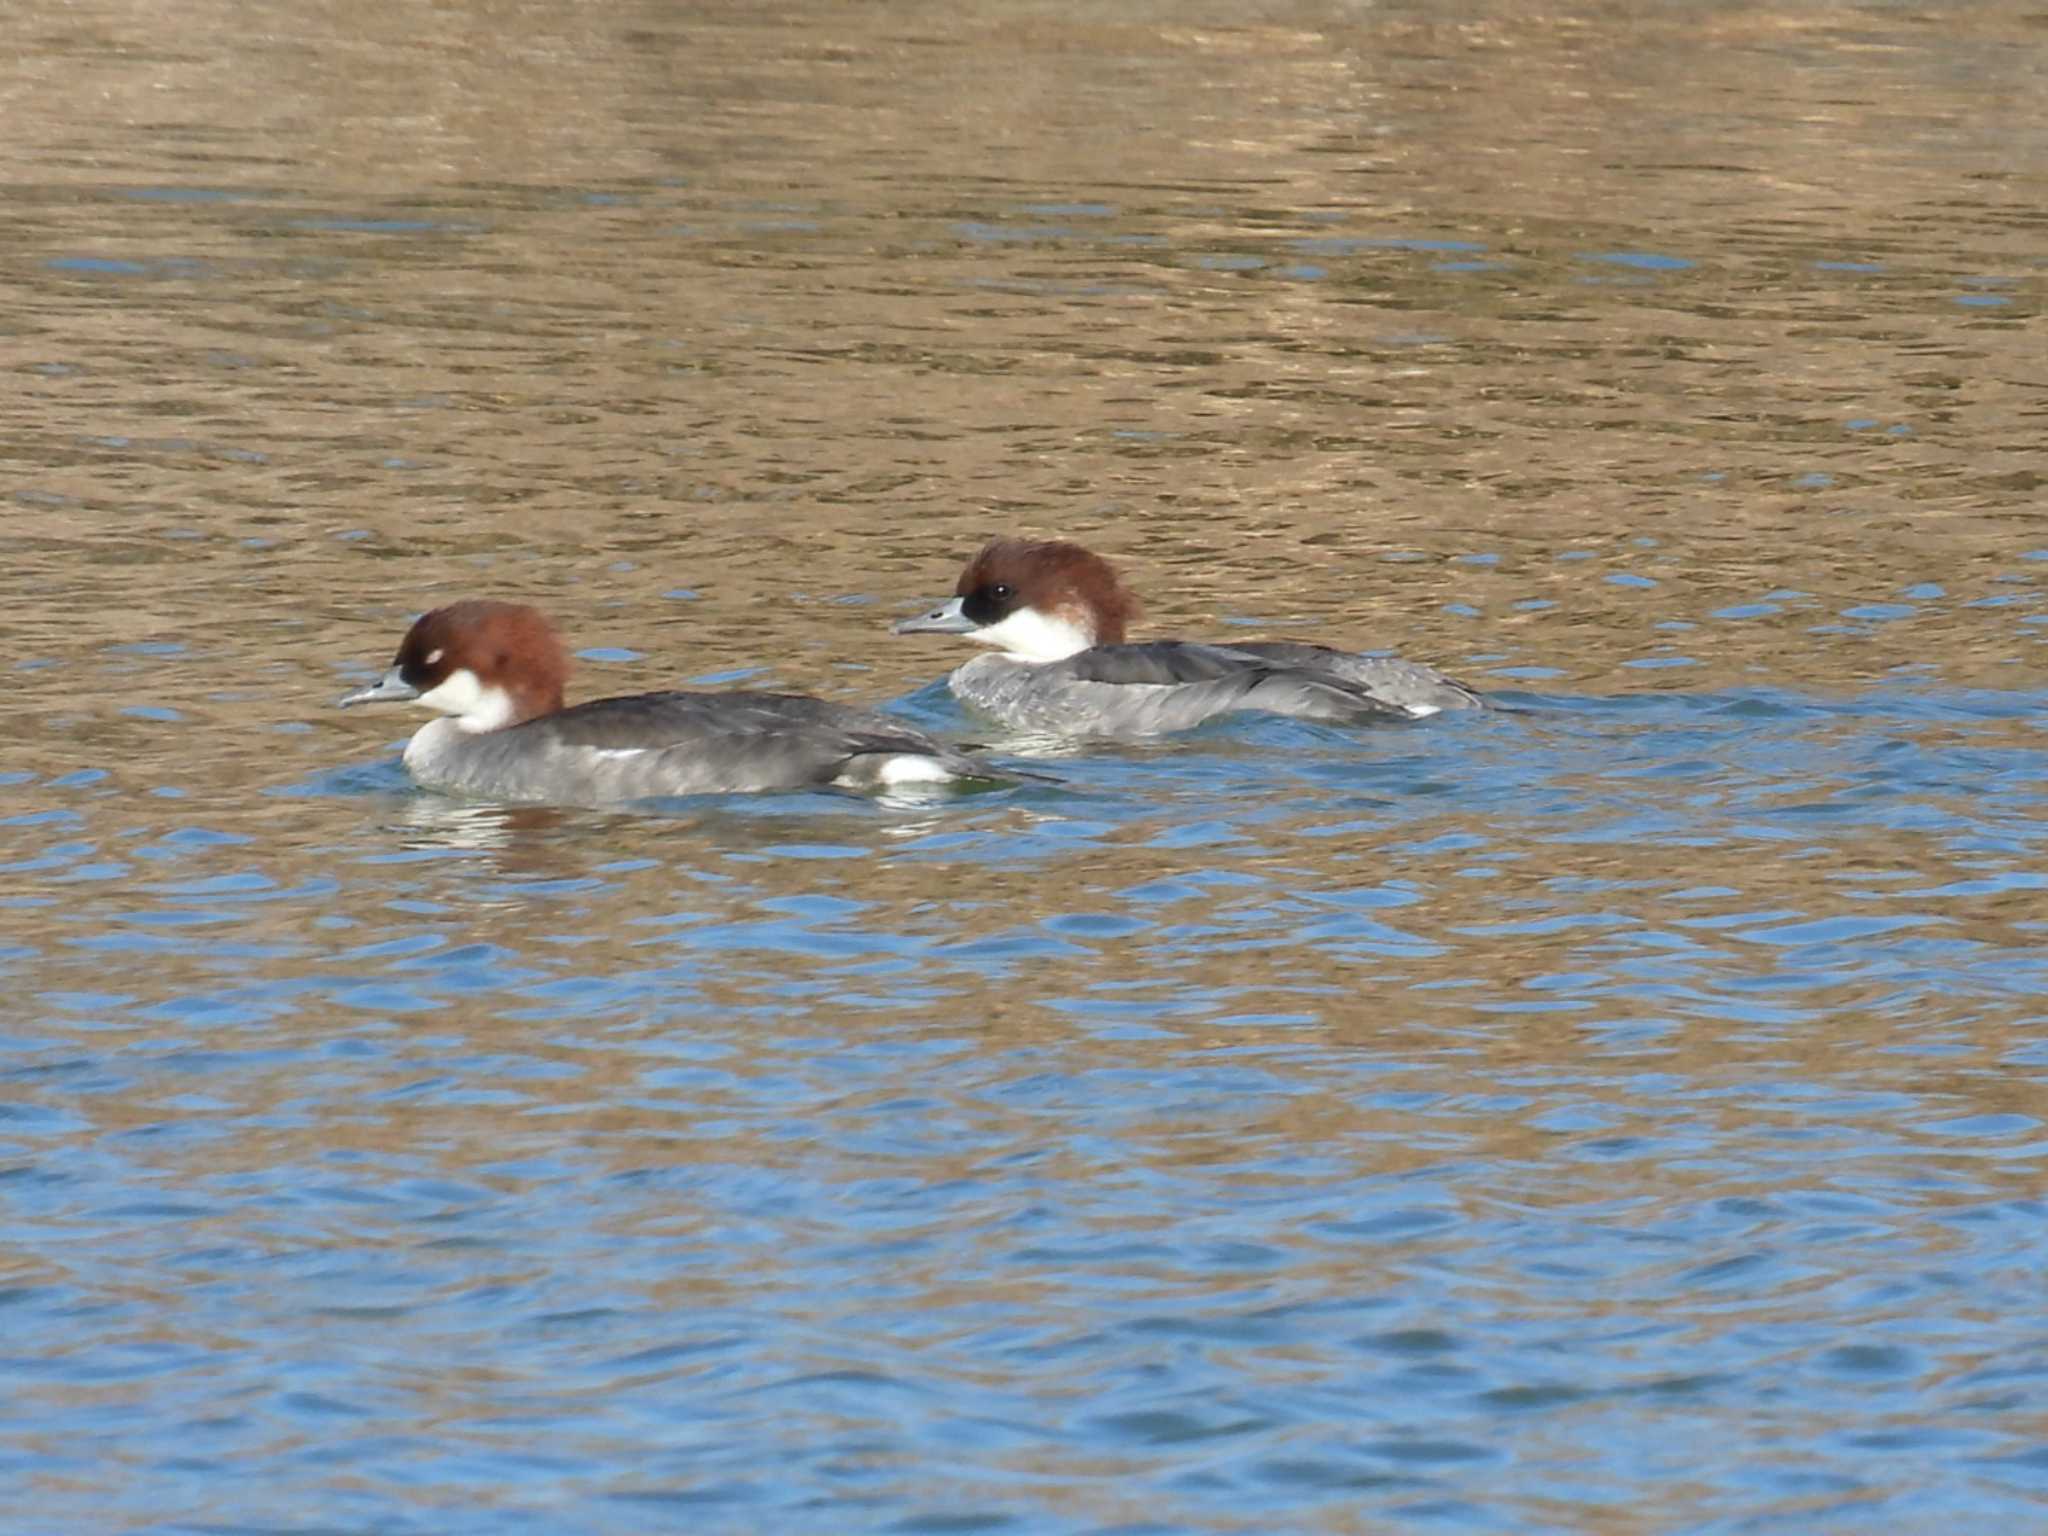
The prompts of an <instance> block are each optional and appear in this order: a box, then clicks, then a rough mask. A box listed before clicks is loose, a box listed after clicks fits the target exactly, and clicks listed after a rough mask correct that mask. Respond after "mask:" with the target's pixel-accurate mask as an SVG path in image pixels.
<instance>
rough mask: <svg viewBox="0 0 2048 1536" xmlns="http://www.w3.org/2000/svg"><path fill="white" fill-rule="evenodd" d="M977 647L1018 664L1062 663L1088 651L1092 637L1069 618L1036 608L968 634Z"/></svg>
mask: <svg viewBox="0 0 2048 1536" xmlns="http://www.w3.org/2000/svg"><path fill="white" fill-rule="evenodd" d="M967 638H968V639H970V640H972V641H973V642H974V643H975V644H976V645H992V646H994V647H995V648H996V649H997V650H999V651H1002V652H1003V653H1004V654H1006V655H1009V656H1014V657H1016V658H1017V659H1018V660H1019V661H1065V660H1066V659H1067V658H1068V657H1069V656H1073V655H1077V654H1079V653H1080V652H1082V651H1085V650H1087V649H1088V648H1089V647H1090V646H1092V645H1093V644H1094V643H1095V636H1094V635H1093V634H1092V633H1090V632H1089V631H1088V630H1087V629H1084V628H1083V627H1082V626H1081V625H1079V624H1076V623H1075V622H1074V621H1073V620H1072V619H1069V618H1066V617H1065V616H1063V615H1061V614H1057V613H1040V612H1039V611H1038V610H1037V609H1036V608H1019V609H1018V610H1017V611H1016V612H1015V613H1013V614H1011V615H1010V616H1009V617H1008V618H1007V619H1004V620H1003V621H1002V622H1001V623H999V624H990V625H986V626H985V627H983V628H981V629H977V630H975V631H974V632H973V633H971V634H970V635H968V637H967Z"/></svg>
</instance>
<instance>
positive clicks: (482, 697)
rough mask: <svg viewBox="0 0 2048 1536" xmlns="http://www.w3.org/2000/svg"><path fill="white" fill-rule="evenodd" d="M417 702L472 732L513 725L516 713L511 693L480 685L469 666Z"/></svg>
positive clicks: (454, 672)
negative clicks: (449, 717) (450, 718)
mask: <svg viewBox="0 0 2048 1536" xmlns="http://www.w3.org/2000/svg"><path fill="white" fill-rule="evenodd" d="M413 702H414V703H416V704H417V705H419V707H420V708H422V709H431V710H433V711H434V712H435V713H436V714H441V715H450V716H453V717H454V720H455V723H456V725H457V726H458V727H460V728H461V729H462V730H465V731H469V732H472V733H475V732H481V731H495V730H497V729H498V728H499V727H500V726H502V725H507V724H510V723H511V720H512V715H513V712H514V705H513V703H512V695H511V694H509V693H507V692H506V691H505V690H504V689H502V688H497V687H489V686H486V685H485V684H484V683H482V682H479V681H478V680H477V675H476V674H475V673H474V672H472V671H470V670H469V668H467V667H457V668H456V669H455V670H454V671H453V672H450V673H449V674H448V676H447V677H446V678H444V679H442V681H441V682H439V683H438V684H436V685H435V686H434V687H432V688H429V689H428V690H427V691H426V692H425V693H423V694H421V695H420V696H419V697H418V698H417V699H415V700H414V701H413Z"/></svg>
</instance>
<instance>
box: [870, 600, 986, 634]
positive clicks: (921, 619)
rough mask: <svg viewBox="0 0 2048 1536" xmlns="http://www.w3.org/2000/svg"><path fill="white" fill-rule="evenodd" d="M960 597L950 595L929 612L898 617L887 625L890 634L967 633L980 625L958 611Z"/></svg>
mask: <svg viewBox="0 0 2048 1536" xmlns="http://www.w3.org/2000/svg"><path fill="white" fill-rule="evenodd" d="M961 602H962V599H960V598H957V597H950V598H948V599H946V601H945V602H943V603H941V604H939V606H938V607H936V608H934V609H933V610H932V611H931V612H930V613H921V614H919V615H917V617H916V618H912V619H898V620H897V621H896V622H895V623H894V624H891V625H890V626H889V633H891V634H892V635H967V634H972V633H973V632H974V631H975V630H977V629H979V628H981V626H980V625H979V624H977V623H975V622H974V620H972V619H970V618H969V617H967V615H966V614H964V613H962V612H961V611H960V604H961Z"/></svg>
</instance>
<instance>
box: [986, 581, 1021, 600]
mask: <svg viewBox="0 0 2048 1536" xmlns="http://www.w3.org/2000/svg"><path fill="white" fill-rule="evenodd" d="M988 595H989V596H990V597H992V598H994V599H995V600H996V601H997V602H999V603H1007V602H1008V601H1009V600H1010V599H1011V598H1013V597H1015V596H1016V595H1017V589H1016V588H1015V587H1013V586H1011V585H1010V584H1009V583H1008V582H1007V581H999V582H997V583H996V584H995V585H994V586H992V587H990V588H989V589H988Z"/></svg>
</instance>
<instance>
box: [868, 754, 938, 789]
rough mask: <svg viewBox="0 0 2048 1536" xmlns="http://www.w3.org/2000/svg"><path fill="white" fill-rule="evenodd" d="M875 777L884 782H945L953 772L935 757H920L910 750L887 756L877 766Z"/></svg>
mask: <svg viewBox="0 0 2048 1536" xmlns="http://www.w3.org/2000/svg"><path fill="white" fill-rule="evenodd" d="M875 777H876V778H877V779H878V780H879V781H880V782H882V783H884V784H944V783H947V782H949V781H950V780H951V779H952V777H953V773H952V770H951V769H949V768H947V767H946V765H945V764H944V763H942V762H940V761H939V760H938V759H937V758H935V757H918V756H916V755H914V754H912V753H909V752H903V753H899V754H897V755H896V756H895V757H885V758H883V759H882V761H881V762H880V763H879V764H878V765H877V766H876V769H875Z"/></svg>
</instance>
